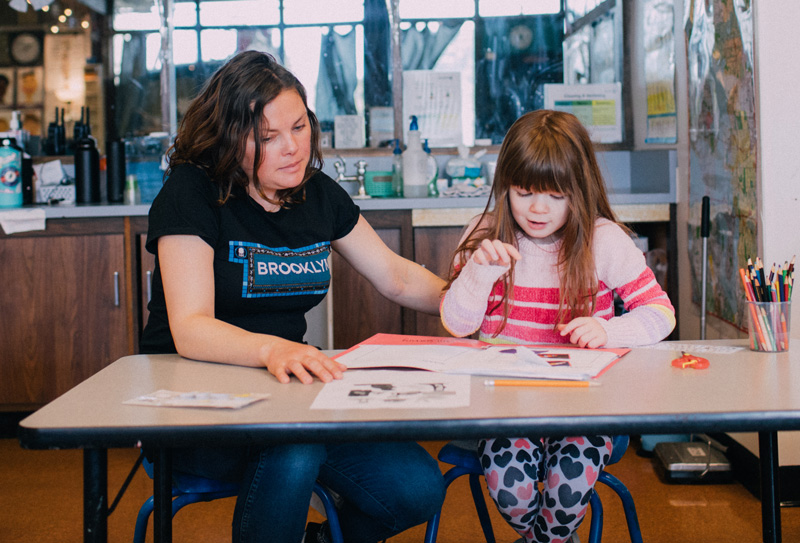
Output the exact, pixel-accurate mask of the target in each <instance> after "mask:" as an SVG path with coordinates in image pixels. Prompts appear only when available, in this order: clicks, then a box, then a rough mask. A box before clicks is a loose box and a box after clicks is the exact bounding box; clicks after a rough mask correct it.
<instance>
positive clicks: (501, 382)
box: [483, 379, 600, 388]
mask: <svg viewBox="0 0 800 543" xmlns="http://www.w3.org/2000/svg"><path fill="white" fill-rule="evenodd" d="M483 384H484V385H485V386H487V387H570V388H573V387H577V388H585V387H590V386H597V385H599V384H600V383H595V382H590V381H564V380H555V379H552V380H551V379H486V380H485V381H484V382H483Z"/></svg>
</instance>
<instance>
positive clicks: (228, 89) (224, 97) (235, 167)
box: [166, 51, 322, 207]
mask: <svg viewBox="0 0 800 543" xmlns="http://www.w3.org/2000/svg"><path fill="white" fill-rule="evenodd" d="M285 90H294V91H296V92H297V94H299V95H300V98H301V99H302V100H303V104H304V105H305V106H306V112H307V113H308V120H309V123H310V127H311V155H310V157H309V161H308V165H307V166H306V171H305V175H304V177H303V182H302V183H301V184H300V185H298V186H297V187H293V188H290V189H282V190H279V191H277V192H276V194H275V196H276V198H277V200H272V199H270V198H267V197H266V195H265V194H264V190H263V188H262V187H261V182H260V180H259V179H258V173H257V172H258V168H259V165H260V164H261V161H262V160H263V158H262V155H261V149H262V147H263V141H262V134H264V133H265V132H266V130H265V128H267V127H264V126H263V125H264V124H265V123H264V106H266V105H267V104H269V103H270V102H271V101H272V100H274V99H275V98H276V97H277V96H278V95H279V94H280V93H281V92H283V91H285ZM251 134H252V136H253V139H254V140H255V164H254V168H253V180H252V182H253V186H254V188H255V189H256V190H257V191H258V193H259V194H260V195H261V196H262V197H263V198H264V199H266V200H267V201H269V202H271V203H273V204H276V205H279V206H281V207H287V206H289V205H291V204H294V203H299V202H302V201H303V199H304V191H303V186H304V185H305V182H306V181H307V180H308V179H309V178H310V177H311V176H312V175H313V174H314V173H315V172H316V171H318V170H319V169H320V168H321V167H322V151H321V148H320V143H319V139H320V132H319V122H318V121H317V117H316V116H315V115H314V113H313V112H312V111H311V110H310V109H309V108H308V101H307V99H306V91H305V88H304V87H303V85H302V84H301V83H300V81H298V79H297V78H296V77H295V76H294V75H293V74H292V73H291V72H290V71H289V70H287V69H286V68H284V67H283V66H281V65H280V64H278V62H277V61H276V60H275V58H274V57H272V56H271V55H269V54H267V53H261V52H258V51H245V52H243V53H239V54H237V55H235V56H234V57H233V58H231V59H230V60H229V61H228V62H226V63H225V64H224V65H223V66H222V67H221V68H220V69H219V70H217V71H216V72H215V73H214V75H212V76H211V78H210V79H209V80H208V81H207V82H206V84H205V86H204V87H203V89H202V90H201V91H200V94H199V95H198V96H197V97H196V98H195V99H194V100H192V103H191V104H190V105H189V108H188V109H187V111H186V115H184V117H183V120H182V121H181V124H180V126H179V128H178V133H177V135H176V137H175V142H174V143H173V144H172V147H170V149H169V151H168V152H167V155H168V158H169V168H168V170H167V172H166V175H169V173H170V172H171V170H172V168H174V167H175V166H178V165H179V164H193V165H195V166H199V167H200V168H202V169H204V170H205V171H206V173H208V175H209V177H210V178H211V179H212V181H213V182H215V183H216V184H217V185H218V186H219V193H220V197H219V203H220V204H223V203H225V202H226V201H227V200H228V198H230V196H231V192H232V191H233V188H234V187H240V188H242V189H245V190H246V189H247V186H248V185H249V184H250V178H249V177H248V175H247V174H246V173H245V172H244V170H243V169H242V160H243V159H244V154H245V148H246V145H247V138H248V136H250V135H251Z"/></svg>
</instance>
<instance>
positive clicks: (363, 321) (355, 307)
mask: <svg viewBox="0 0 800 543" xmlns="http://www.w3.org/2000/svg"><path fill="white" fill-rule="evenodd" d="M363 215H364V218H365V219H367V221H368V222H369V223H370V225H372V227H373V228H374V229H375V231H376V232H377V233H378V235H379V236H380V237H381V239H383V241H384V242H385V243H386V245H388V246H389V248H390V249H392V250H393V251H395V252H396V253H398V254H400V255H402V256H404V257H405V258H408V259H409V260H413V261H415V262H417V263H418V264H421V265H423V266H425V267H426V268H428V269H429V270H431V271H432V272H433V273H435V274H436V275H438V276H439V277H442V278H445V277H447V274H448V272H449V266H450V257H451V255H452V253H453V250H454V249H455V247H456V245H457V244H458V240H459V239H460V238H461V233H462V230H463V226H444V227H434V228H429V227H422V228H413V227H412V223H411V216H412V213H411V211H410V210H402V211H390V212H377V211H365V212H363ZM331 269H332V273H333V296H332V300H329V303H331V301H332V303H333V308H334V309H333V343H334V348H336V349H344V348H348V347H352V346H353V345H355V344H356V343H358V342H360V341H363V340H365V339H367V338H368V337H370V336H372V335H374V334H377V333H380V332H383V333H389V334H415V335H426V336H449V335H450V334H449V333H448V332H447V331H446V330H445V329H444V327H443V326H442V324H441V321H440V319H439V317H435V316H432V315H426V314H424V313H419V312H416V311H412V310H409V309H405V308H402V307H400V306H399V305H397V304H395V303H392V302H390V301H389V300H387V299H386V298H384V297H383V296H381V295H380V294H379V293H378V291H377V290H375V288H373V287H372V285H370V284H369V283H368V282H367V280H366V279H364V278H363V277H361V276H360V275H359V274H358V273H357V272H356V271H355V270H353V268H351V267H350V265H349V264H348V263H347V262H345V261H344V260H343V259H342V258H341V257H340V256H338V255H337V254H336V253H334V255H333V264H332V265H331Z"/></svg>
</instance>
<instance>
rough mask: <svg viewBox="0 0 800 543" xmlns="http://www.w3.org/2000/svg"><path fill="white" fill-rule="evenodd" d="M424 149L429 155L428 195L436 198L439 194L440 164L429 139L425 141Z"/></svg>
mask: <svg viewBox="0 0 800 543" xmlns="http://www.w3.org/2000/svg"><path fill="white" fill-rule="evenodd" d="M422 150H423V151H425V154H426V155H428V163H427V173H426V177H427V179H428V197H430V198H436V197H438V196H439V185H438V179H439V164H437V163H436V159H435V158H434V157H433V155H432V154H431V148H430V147H428V140H425V141H424V142H423V144H422Z"/></svg>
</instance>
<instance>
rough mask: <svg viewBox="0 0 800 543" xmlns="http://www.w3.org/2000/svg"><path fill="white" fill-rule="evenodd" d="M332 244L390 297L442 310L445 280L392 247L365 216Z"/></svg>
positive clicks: (425, 308)
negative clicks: (440, 307) (441, 300)
mask: <svg viewBox="0 0 800 543" xmlns="http://www.w3.org/2000/svg"><path fill="white" fill-rule="evenodd" d="M332 245H333V248H334V249H335V250H336V251H337V252H338V253H339V254H341V255H342V256H343V257H344V259H345V260H347V262H349V263H350V265H351V266H353V267H354V268H355V269H356V271H357V272H358V273H360V274H361V275H363V276H364V277H365V278H366V279H367V281H369V282H370V283H371V284H372V285H373V286H374V287H375V288H376V289H378V292H380V293H381V294H382V295H383V296H385V297H386V298H388V299H389V300H391V301H393V302H396V303H398V304H400V305H402V306H405V307H408V308H410V309H415V310H417V311H423V312H425V313H428V314H431V315H438V314H439V298H440V297H441V294H442V288H443V287H444V280H443V279H441V278H439V277H437V276H436V275H434V274H433V273H431V272H430V271H428V270H426V269H425V268H423V267H422V266H420V265H419V264H416V263H414V262H411V261H410V260H407V259H405V258H403V257H401V256H400V255H398V254H396V253H395V252H394V251H392V250H391V249H389V248H388V247H387V246H386V244H385V243H384V242H383V240H381V238H380V237H379V236H378V234H376V233H375V230H373V229H372V227H371V226H370V225H369V223H368V222H367V221H366V219H364V217H360V218H359V219H358V223H357V224H356V226H355V228H353V230H352V231H351V232H350V233H349V234H347V235H346V236H345V237H343V238H342V239H339V240H336V241H334V242H333V244H332Z"/></svg>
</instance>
